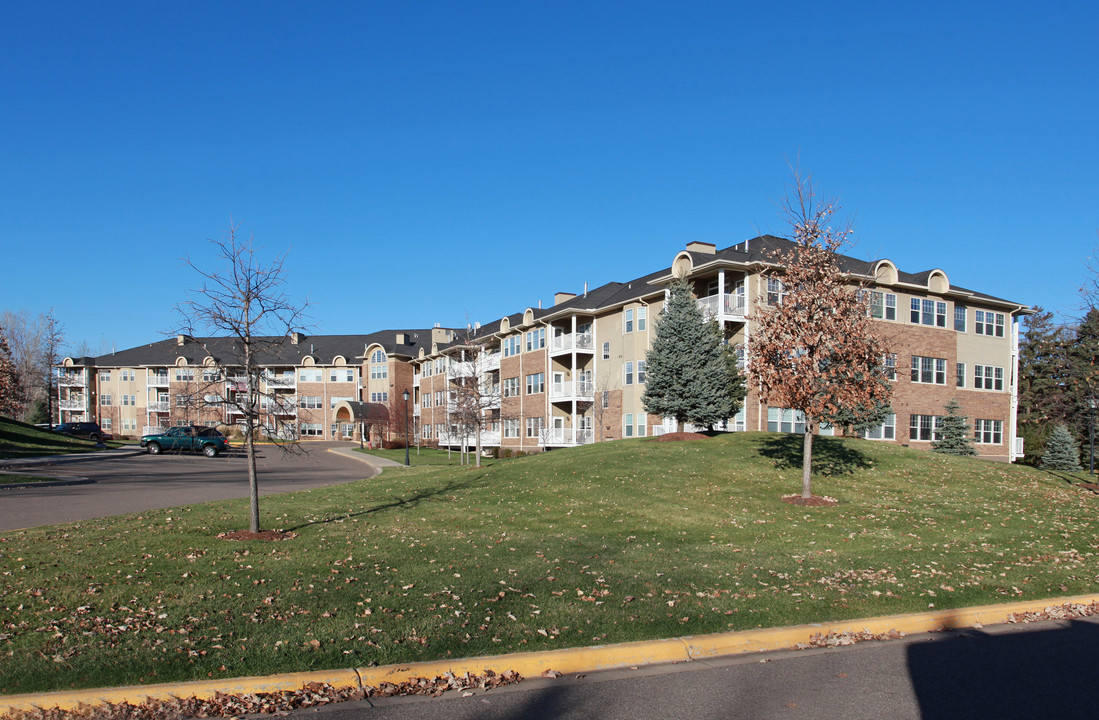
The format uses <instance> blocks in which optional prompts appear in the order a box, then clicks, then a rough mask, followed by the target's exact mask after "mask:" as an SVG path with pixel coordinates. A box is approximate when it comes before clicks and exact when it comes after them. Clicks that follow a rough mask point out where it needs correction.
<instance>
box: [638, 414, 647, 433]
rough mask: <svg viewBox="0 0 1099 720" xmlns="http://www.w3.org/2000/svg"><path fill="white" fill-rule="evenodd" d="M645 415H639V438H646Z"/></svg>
mask: <svg viewBox="0 0 1099 720" xmlns="http://www.w3.org/2000/svg"><path fill="white" fill-rule="evenodd" d="M646 422H647V421H646V419H645V413H638V414H637V437H645V424H646Z"/></svg>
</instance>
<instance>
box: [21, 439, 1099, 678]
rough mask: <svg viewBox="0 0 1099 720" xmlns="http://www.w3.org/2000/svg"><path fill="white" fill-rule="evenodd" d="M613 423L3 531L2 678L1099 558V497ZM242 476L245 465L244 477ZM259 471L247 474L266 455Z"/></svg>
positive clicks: (894, 586) (1072, 588) (620, 621)
mask: <svg viewBox="0 0 1099 720" xmlns="http://www.w3.org/2000/svg"><path fill="white" fill-rule="evenodd" d="M817 452H818V458H819V460H820V465H819V467H820V468H821V470H822V472H823V474H822V475H821V476H818V477H816V478H815V479H814V490H815V491H816V492H817V493H819V494H827V495H830V496H832V497H835V498H837V499H838V500H839V504H838V505H837V506H835V507H820V508H802V507H796V506H792V505H788V504H786V503H783V502H781V499H780V498H781V496H782V495H783V494H788V493H795V492H797V491H798V490H799V489H800V438H798V437H794V436H786V435H775V434H768V433H739V434H735V435H726V436H719V437H717V438H713V439H708V440H701V441H691V442H650V441H647V440H623V441H618V442H613V443H604V444H599V445H593V446H588V447H582V448H576V449H573V450H566V451H556V452H551V453H546V454H544V455H536V456H530V457H524V458H519V459H515V460H508V461H502V462H498V463H496V464H494V465H492V466H491V467H486V468H482V469H480V470H474V469H468V468H460V467H446V466H423V467H414V468H411V469H404V468H400V469H393V470H387V471H386V472H385V473H384V474H383V475H381V476H380V477H377V478H374V479H372V480H369V481H362V482H357V483H350V484H346V485H341V486H336V487H330V488H323V489H315V490H310V491H306V492H301V493H293V494H287V495H280V496H275V497H270V498H264V499H263V501H262V504H261V511H262V517H263V523H264V526H265V527H267V528H281V529H284V530H290V531H292V532H294V533H295V534H296V537H294V538H293V539H289V540H283V541H280V542H270V543H260V542H230V541H226V540H220V539H218V538H217V537H216V536H217V534H218V533H221V532H226V531H233V530H238V529H242V528H245V527H247V502H246V501H244V500H241V501H232V502H221V503H212V504H208V505H195V506H187V507H183V508H175V509H172V510H165V511H157V512H150V513H143V514H142V515H140V516H120V517H117V518H110V519H106V520H102V521H94V522H85V523H80V524H74V525H65V526H55V527H51V528H43V529H39V530H28V531H18V532H11V533H2V534H0V573H3V577H4V583H3V584H2V585H0V655H2V656H5V657H4V662H0V692H3V693H13V692H30V691H40V690H47V689H53V688H68V687H72V686H78V687H80V686H101V685H113V684H123V683H134V684H136V683H141V682H165V681H169V680H183V679H195V678H204V679H205V678H208V677H235V676H241V675H251V674H261V673H271V672H285V671H291V670H302V669H315V668H333V667H352V666H363V665H367V664H373V663H379V664H386V663H393V662H404V661H413V660H425V659H432V658H440V657H448V656H449V657H460V656H472V655H480V654H495V653H503V652H509V651H527V650H536V649H542V648H559V647H569V646H581V645H594V644H601V643H611V642H622V641H628V640H637V639H644V638H658V637H670V636H676V635H686V634H698V633H707V632H717V631H724V630H730V629H742V628H753V627H761V626H762V627H767V626H779V625H788V624H795V623H806V622H813V621H821V620H827V619H841V618H851V617H865V616H872V615H882V614H890V613H901V612H908V611H920V610H926V609H928V608H929V607H935V608H939V609H943V608H950V607H962V606H968V605H976V604H984V603H992V602H999V601H1004V602H1006V601H1009V600H1016V599H1026V598H1043V597H1051V596H1057V595H1062V594H1069V593H1083V592H1089V591H1093V590H1094V589H1095V588H1096V587H1097V581H1099V565H1097V563H1096V558H1095V553H1096V549H1097V544H1099V515H1097V513H1096V509H1097V504H1099V496H1096V495H1095V494H1094V493H1092V492H1091V491H1089V490H1086V489H1084V488H1082V487H1080V486H1079V484H1078V483H1079V481H1080V480H1082V479H1083V478H1085V477H1086V476H1069V475H1063V474H1062V475H1054V474H1049V473H1043V472H1040V471H1037V470H1034V469H1032V468H1027V467H1013V466H1008V465H1005V464H998V463H992V462H987V461H982V460H976V459H972V458H953V457H946V456H940V455H934V454H930V453H926V452H919V451H911V450H907V449H905V448H901V447H895V446H890V445H884V444H880V443H874V442H871V441H860V440H854V439H832V438H821V439H820V440H818V442H817ZM242 482H243V480H242ZM260 482H261V484H262V478H261V481H260Z"/></svg>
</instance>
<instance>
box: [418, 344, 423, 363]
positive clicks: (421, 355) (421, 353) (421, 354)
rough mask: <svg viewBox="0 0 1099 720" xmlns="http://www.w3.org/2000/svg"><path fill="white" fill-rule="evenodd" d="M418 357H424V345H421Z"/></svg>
mask: <svg viewBox="0 0 1099 720" xmlns="http://www.w3.org/2000/svg"><path fill="white" fill-rule="evenodd" d="M418 357H419V359H420V360H423V359H424V348H423V346H420V354H419V356H418Z"/></svg>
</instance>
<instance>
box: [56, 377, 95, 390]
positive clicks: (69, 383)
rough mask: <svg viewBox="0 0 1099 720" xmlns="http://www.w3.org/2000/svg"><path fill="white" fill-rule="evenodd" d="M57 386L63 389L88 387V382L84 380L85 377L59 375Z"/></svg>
mask: <svg viewBox="0 0 1099 720" xmlns="http://www.w3.org/2000/svg"><path fill="white" fill-rule="evenodd" d="M57 384H58V385H61V386H63V387H86V386H87V385H88V381H87V380H85V379H84V375H83V374H80V375H67V374H66V375H59V376H58V378H57Z"/></svg>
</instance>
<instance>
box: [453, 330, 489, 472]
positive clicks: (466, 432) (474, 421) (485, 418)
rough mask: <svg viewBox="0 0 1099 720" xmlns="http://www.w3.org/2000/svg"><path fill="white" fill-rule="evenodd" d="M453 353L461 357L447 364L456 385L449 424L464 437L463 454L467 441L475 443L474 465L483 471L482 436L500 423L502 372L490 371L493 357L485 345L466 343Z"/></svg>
mask: <svg viewBox="0 0 1099 720" xmlns="http://www.w3.org/2000/svg"><path fill="white" fill-rule="evenodd" d="M454 350H455V351H457V352H458V353H459V355H458V357H457V358H456V359H455V360H454V361H452V362H451V363H449V364H448V371H447V372H448V375H449V377H450V381H451V382H452V383H453V384H454V390H453V393H454V396H453V397H454V403H453V411H452V412H451V413H450V414H449V417H450V424H451V426H452V427H455V428H456V429H457V430H458V432H459V434H460V435H461V436H462V447H463V452H464V449H465V448H466V446H467V445H468V444H469V443H468V441H469V440H470V439H471V438H472V439H473V440H474V447H475V451H476V459H475V460H474V464H475V465H476V467H481V451H482V440H483V433H484V432H485V431H486V430H487V429H488V428H489V427H491V426H492V425H493V424H496V425H499V423H500V405H501V397H502V395H501V388H500V371H499V370H498V369H490V362H489V360H490V357H489V353H488V351H487V348H486V347H485V345H484V343H481V342H476V341H474V340H472V339H467V341H466V342H463V343H461V344H460V345H458V346H455V348H454ZM466 462H468V460H466Z"/></svg>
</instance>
